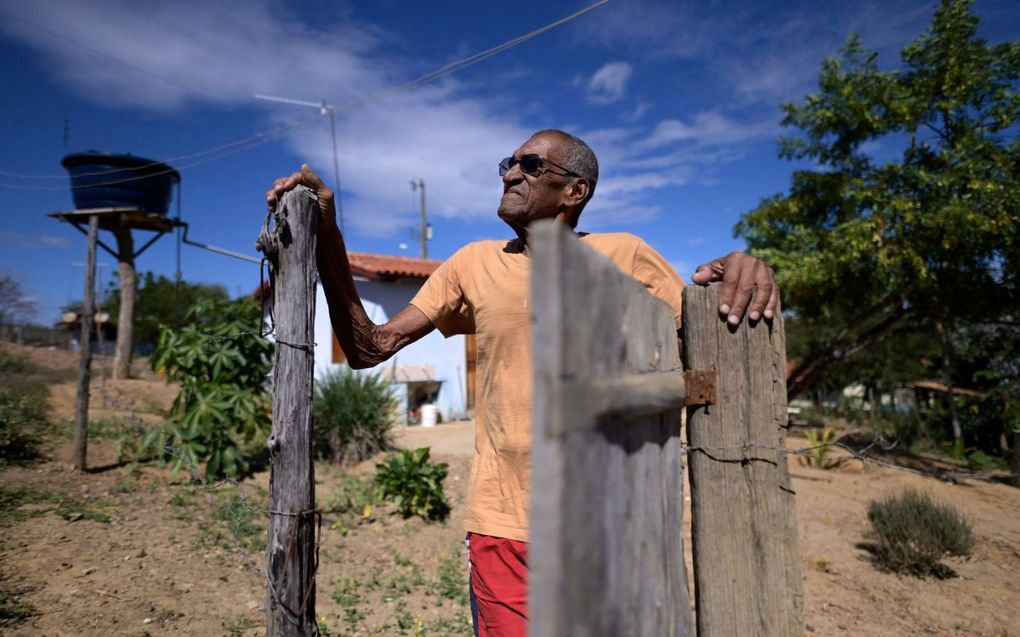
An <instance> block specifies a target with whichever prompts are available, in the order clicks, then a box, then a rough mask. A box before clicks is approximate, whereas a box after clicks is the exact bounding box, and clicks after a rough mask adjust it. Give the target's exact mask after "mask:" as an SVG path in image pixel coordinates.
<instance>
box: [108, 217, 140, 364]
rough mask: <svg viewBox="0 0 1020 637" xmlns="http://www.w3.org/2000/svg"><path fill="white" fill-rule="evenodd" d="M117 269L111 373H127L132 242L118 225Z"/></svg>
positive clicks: (134, 294)
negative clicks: (117, 307)
mask: <svg viewBox="0 0 1020 637" xmlns="http://www.w3.org/2000/svg"><path fill="white" fill-rule="evenodd" d="M114 234H115V235H116V237H117V252H118V254H119V256H118V261H119V263H118V264H117V271H118V273H119V275H120V315H119V316H118V318H117V348H116V351H115V352H114V358H113V377H114V378H130V377H131V356H132V354H133V353H134V344H135V299H136V297H137V294H138V290H137V289H136V288H137V281H136V276H135V258H134V251H135V244H134V240H133V239H132V237H131V229H130V228H118V229H117V230H116V231H115V232H114Z"/></svg>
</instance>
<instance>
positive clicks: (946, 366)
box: [935, 321, 963, 460]
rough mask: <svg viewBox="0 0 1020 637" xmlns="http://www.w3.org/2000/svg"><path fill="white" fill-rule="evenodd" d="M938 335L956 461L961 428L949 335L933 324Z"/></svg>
mask: <svg viewBox="0 0 1020 637" xmlns="http://www.w3.org/2000/svg"><path fill="white" fill-rule="evenodd" d="M935 328H936V329H937V330H938V333H939V335H940V336H941V337H942V370H943V374H944V377H943V378H944V381H945V384H946V390H947V394H948V398H947V399H948V400H949V420H950V422H951V423H952V426H953V451H952V455H953V457H954V458H955V459H957V460H962V459H963V427H961V426H960V416H959V414H957V413H956V395H955V394H954V393H953V347H952V345H951V344H950V343H949V334H948V333H947V329H946V327H945V326H944V325H943V324H942V322H941V321H940V322H938V323H936V324H935Z"/></svg>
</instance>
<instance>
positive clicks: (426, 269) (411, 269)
mask: <svg viewBox="0 0 1020 637" xmlns="http://www.w3.org/2000/svg"><path fill="white" fill-rule="evenodd" d="M347 259H348V260H349V261H350V263H351V272H352V273H353V274H354V275H355V276H361V277H365V278H366V279H372V280H375V281H392V280H395V279H402V278H411V279H427V278H428V277H429V275H430V274H432V273H433V272H435V270H436V268H438V267H439V265H440V264H441V263H442V261H439V260H437V259H422V258H420V257H401V256H396V255H392V254H373V253H371V252H348V253H347ZM268 291H269V282H268V281H266V282H265V283H263V284H262V286H261V287H260V288H259V289H257V290H255V293H254V295H253V296H254V297H255V298H256V299H258V300H261V299H262V297H263V296H264V295H265V294H266V293H268Z"/></svg>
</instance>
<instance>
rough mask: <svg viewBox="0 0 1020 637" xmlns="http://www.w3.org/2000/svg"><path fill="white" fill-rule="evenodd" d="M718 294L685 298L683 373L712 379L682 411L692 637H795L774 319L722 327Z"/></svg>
mask: <svg viewBox="0 0 1020 637" xmlns="http://www.w3.org/2000/svg"><path fill="white" fill-rule="evenodd" d="M718 306H719V295H718V286H717V285H713V286H710V287H707V288H705V287H697V286H689V287H688V288H687V289H686V290H685V291H684V303H683V325H684V358H685V362H686V365H687V367H688V369H699V370H714V371H716V372H717V382H716V398H717V400H716V404H714V405H708V406H698V407H692V406H688V409H687V428H688V430H687V436H688V441H689V444H690V446H691V451H690V454H689V457H688V463H689V465H690V477H691V513H692V535H693V538H692V539H693V544H694V577H695V594H696V601H697V620H698V635H699V637H734V636H736V637H745V636H762V637H792V636H794V635H796V636H797V637H800V636H801V635H803V634H804V624H803V619H802V608H803V586H802V582H801V573H800V556H799V554H798V552H797V521H796V516H795V512H794V492H793V490H792V488H791V486H790V476H789V472H788V470H787V463H786V455H785V454H784V453H783V452H782V451H781V450H782V449H783V448H784V446H785V440H786V426H787V422H788V417H787V412H786V345H785V338H784V334H783V319H782V316H776V318H775V320H774V321H772V323H771V324H770V323H767V322H765V321H761V322H759V323H758V324H756V325H754V326H751V325H750V324H749V322H748V321H747V320H746V319H745V320H744V322H743V323H742V324H741V325H740V326H738V327H737V328H735V329H734V328H730V327H729V326H728V325H727V324H726V322H725V321H723V320H721V319H720V316H719V311H718Z"/></svg>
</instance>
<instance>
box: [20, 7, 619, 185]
mask: <svg viewBox="0 0 1020 637" xmlns="http://www.w3.org/2000/svg"><path fill="white" fill-rule="evenodd" d="M608 2H609V0H599V1H598V2H595V3H594V4H591V5H588V6H587V7H584V8H583V9H581V10H579V11H576V12H574V13H572V14H570V15H568V16H566V17H564V18H560V19H559V20H556V21H555V22H551V23H549V24H547V25H545V26H543V27H540V28H538V29H535V30H534V31H531V32H529V33H526V34H524V35H522V36H518V37H516V38H514V39H512V40H508V41H507V42H504V43H503V44H500V45H498V46H495V47H492V48H490V49H486V50H485V51H482V52H480V53H476V54H474V55H471V56H468V57H466V58H463V59H461V60H458V61H456V62H452V63H450V64H447V65H445V66H442V67H440V68H439V69H437V70H435V71H433V72H431V73H427V74H425V75H423V76H421V77H419V78H418V79H415V80H411V81H410V82H405V83H403V84H399V85H397V86H394V87H391V88H388V89H384V90H382V91H379V92H377V93H374V94H372V95H369V96H366V97H363V98H360V99H357V100H354V101H351V102H347V103H346V104H343V105H341V106H339V107H336V108H335V109H333V111H334V112H340V113H343V112H347V111H350V110H353V109H355V108H358V107H359V106H364V105H366V104H370V103H372V102H378V101H380V100H383V99H386V98H387V97H392V96H394V95H398V94H400V93H404V92H407V91H409V90H411V89H414V88H416V87H418V86H421V85H423V84H427V83H428V82H432V81H435V80H437V79H440V78H442V77H445V76H447V75H450V74H452V73H455V72H457V71H460V70H463V69H465V68H467V67H469V66H472V65H474V64H477V63H479V62H482V61H484V60H487V59H488V58H490V57H492V56H494V55H497V54H499V53H502V52H503V51H506V50H507V49H510V48H513V47H515V46H517V45H519V44H522V43H524V42H527V41H528V40H531V39H533V38H535V37H537V36H539V35H541V34H543V33H545V32H546V31H549V30H551V29H554V28H556V27H558V26H562V25H564V24H566V23H568V22H571V21H573V20H575V19H577V18H579V17H581V16H583V15H585V14H586V13H588V12H590V11H593V10H594V9H597V8H599V7H601V6H602V5H604V4H606V3H608ZM0 15H7V16H10V17H12V18H13V19H15V20H19V21H21V22H24V23H25V24H28V25H29V26H33V27H35V28H37V29H40V30H42V31H46V32H47V33H50V34H51V35H54V36H55V37H61V38H63V37H64V36H61V35H59V34H56V33H53V32H51V31H48V30H47V29H45V28H43V27H40V26H38V25H35V24H31V23H29V22H26V21H25V20H22V19H21V18H18V17H17V16H12V15H11V14H9V13H7V12H5V11H3V10H0ZM65 39H67V40H68V41H70V42H73V43H75V44H78V45H79V46H82V47H84V48H86V49H89V50H93V51H94V52H96V53H98V54H100V55H105V56H107V57H111V58H112V56H110V55H109V54H106V53H103V52H102V51H96V50H94V49H91V48H90V47H88V46H87V45H84V44H81V43H79V42H76V41H73V40H71V39H70V38H65ZM112 59H115V60H116V58H112ZM117 61H118V62H121V63H123V64H128V63H127V62H123V61H122V60H117ZM128 65H129V66H132V65H130V64H128ZM134 68H136V69H137V70H139V71H142V72H145V73H149V72H148V71H145V70H144V69H141V68H138V67H134ZM149 74H150V75H151V73H149ZM154 77H158V76H154ZM160 79H164V81H169V80H165V78H160ZM171 83H173V82H171ZM177 86H181V85H179V84H178V85H177ZM188 90H190V89H188ZM318 117H319V116H315V117H314V118H310V119H307V120H300V121H298V122H297V123H295V124H291V125H288V126H283V127H280V128H276V129H272V130H270V131H267V132H264V133H258V134H256V135H252V136H250V137H246V138H243V139H239V140H235V141H232V142H228V143H226V144H222V145H220V146H214V147H212V148H209V149H206V150H201V151H197V152H194V153H190V154H188V155H181V156H178V157H169V158H166V159H163V160H160V161H155V162H152V163H151V164H145V165H141V166H133V167H130V168H116V169H111V170H103V171H95V172H92V173H81V174H80V175H78V176H80V177H92V176H99V175H105V174H112V173H124V172H128V171H138V170H145V169H147V168H152V167H154V166H158V165H159V164H170V163H179V162H184V161H187V160H189V159H193V158H197V157H203V156H205V155H211V154H214V153H217V152H218V151H221V150H225V151H226V149H228V148H229V149H232V150H229V151H226V152H223V153H222V154H220V155H217V156H215V157H212V158H207V159H204V160H201V161H196V162H194V163H192V164H190V165H184V166H181V167H180V168H181V169H184V168H190V167H194V166H198V165H200V164H204V163H208V162H210V161H214V160H216V159H222V158H223V157H227V156H229V155H233V154H235V153H238V152H243V151H245V150H249V149H251V148H254V147H256V146H259V145H261V144H264V143H267V142H269V141H271V140H272V139H273V138H274V137H276V136H278V135H280V134H282V133H284V132H287V131H290V130H292V129H294V128H298V127H300V126H304V125H306V124H309V123H311V122H312V121H315V120H317V119H318ZM168 172H171V171H162V172H157V173H146V174H145V175H140V176H138V177H129V178H125V179H121V180H116V181H111V182H108V183H100V184H90V185H89V186H87V187H94V186H110V185H116V184H120V183H126V182H130V181H136V180H139V179H147V178H149V177H154V176H157V175H161V174H167V173H168ZM0 176H2V177H11V178H15V179H61V180H63V179H67V175H53V174H50V175H28V174H22V173H13V172H7V171H0ZM0 188H8V189H13V190H63V189H64V188H65V187H64V186H20V185H15V184H5V183H0Z"/></svg>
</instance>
